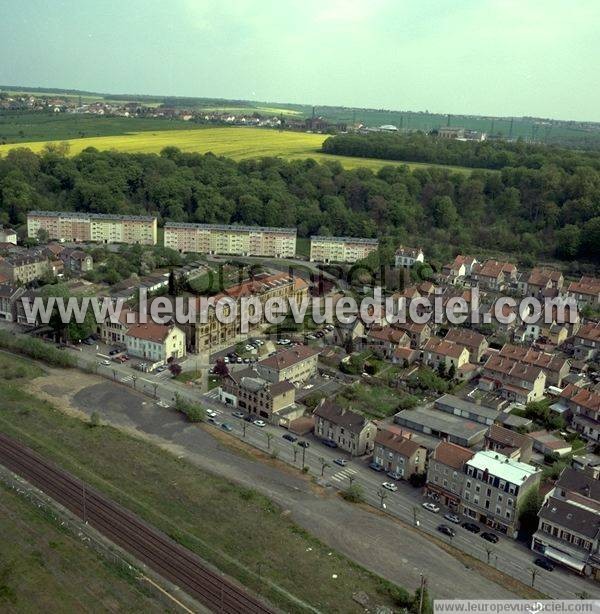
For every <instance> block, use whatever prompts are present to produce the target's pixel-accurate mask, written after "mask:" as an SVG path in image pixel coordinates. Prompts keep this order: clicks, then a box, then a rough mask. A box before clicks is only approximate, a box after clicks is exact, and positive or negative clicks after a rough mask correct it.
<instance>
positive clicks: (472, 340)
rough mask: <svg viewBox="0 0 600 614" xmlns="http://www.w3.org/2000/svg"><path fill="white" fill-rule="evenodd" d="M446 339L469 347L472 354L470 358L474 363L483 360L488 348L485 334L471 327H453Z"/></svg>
mask: <svg viewBox="0 0 600 614" xmlns="http://www.w3.org/2000/svg"><path fill="white" fill-rule="evenodd" d="M444 339H445V340H446V341H451V342H452V343H455V344H456V345H459V346H462V347H465V348H467V350H469V354H470V357H469V359H470V361H471V362H474V363H478V362H481V359H482V358H483V356H484V354H485V353H486V352H487V349H488V341H487V339H486V337H485V335H482V334H481V333H479V332H477V331H476V330H472V329H470V328H451V329H450V330H449V331H448V332H447V333H446V336H445V337H444Z"/></svg>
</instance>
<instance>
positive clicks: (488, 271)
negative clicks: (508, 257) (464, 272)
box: [471, 260, 517, 290]
mask: <svg viewBox="0 0 600 614" xmlns="http://www.w3.org/2000/svg"><path fill="white" fill-rule="evenodd" d="M471 278H472V279H473V280H474V281H476V282H477V283H478V284H479V285H480V286H481V287H483V288H485V289H488V290H502V289H503V288H504V286H505V285H506V284H508V283H509V282H510V281H514V280H516V278H517V267H516V266H515V265H514V264H511V263H510V262H499V261H497V260H486V261H485V262H484V263H483V264H479V263H477V264H475V265H474V266H473V270H472V273H471Z"/></svg>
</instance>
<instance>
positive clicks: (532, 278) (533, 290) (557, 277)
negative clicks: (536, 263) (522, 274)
mask: <svg viewBox="0 0 600 614" xmlns="http://www.w3.org/2000/svg"><path fill="white" fill-rule="evenodd" d="M564 281H565V280H564V277H563V274H562V273H561V272H560V271H556V270H554V269H547V268H544V267H535V268H533V269H532V270H531V273H529V277H528V278H527V283H526V287H525V294H528V295H529V296H539V295H540V294H542V293H543V292H544V290H549V289H554V290H557V291H560V290H562V287H563V284H564Z"/></svg>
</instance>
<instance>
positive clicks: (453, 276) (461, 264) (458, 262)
mask: <svg viewBox="0 0 600 614" xmlns="http://www.w3.org/2000/svg"><path fill="white" fill-rule="evenodd" d="M475 264H477V259H476V258H473V257H472V256H462V255H461V254H459V255H458V256H456V258H454V261H453V262H450V263H448V264H446V265H444V266H443V267H442V277H444V278H446V280H447V281H448V282H449V283H451V284H456V283H459V282H461V281H462V280H464V279H465V277H470V276H471V273H472V271H473V266H474V265H475Z"/></svg>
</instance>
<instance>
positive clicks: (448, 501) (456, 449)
mask: <svg viewBox="0 0 600 614" xmlns="http://www.w3.org/2000/svg"><path fill="white" fill-rule="evenodd" d="M474 455H475V453H474V452H472V451H471V450H467V448H463V447H462V446H459V445H456V444H454V443H450V442H449V441H440V443H439V444H438V445H437V446H436V448H435V450H434V451H433V452H432V454H431V456H430V457H429V466H428V467H427V483H426V491H427V496H428V497H429V498H431V499H433V500H434V501H439V502H440V503H442V504H443V505H446V506H448V508H449V509H450V511H452V512H459V511H460V505H461V498H462V492H463V489H464V485H465V480H466V473H465V464H466V462H467V461H469V460H471V459H472V458H473V456H474Z"/></svg>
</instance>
